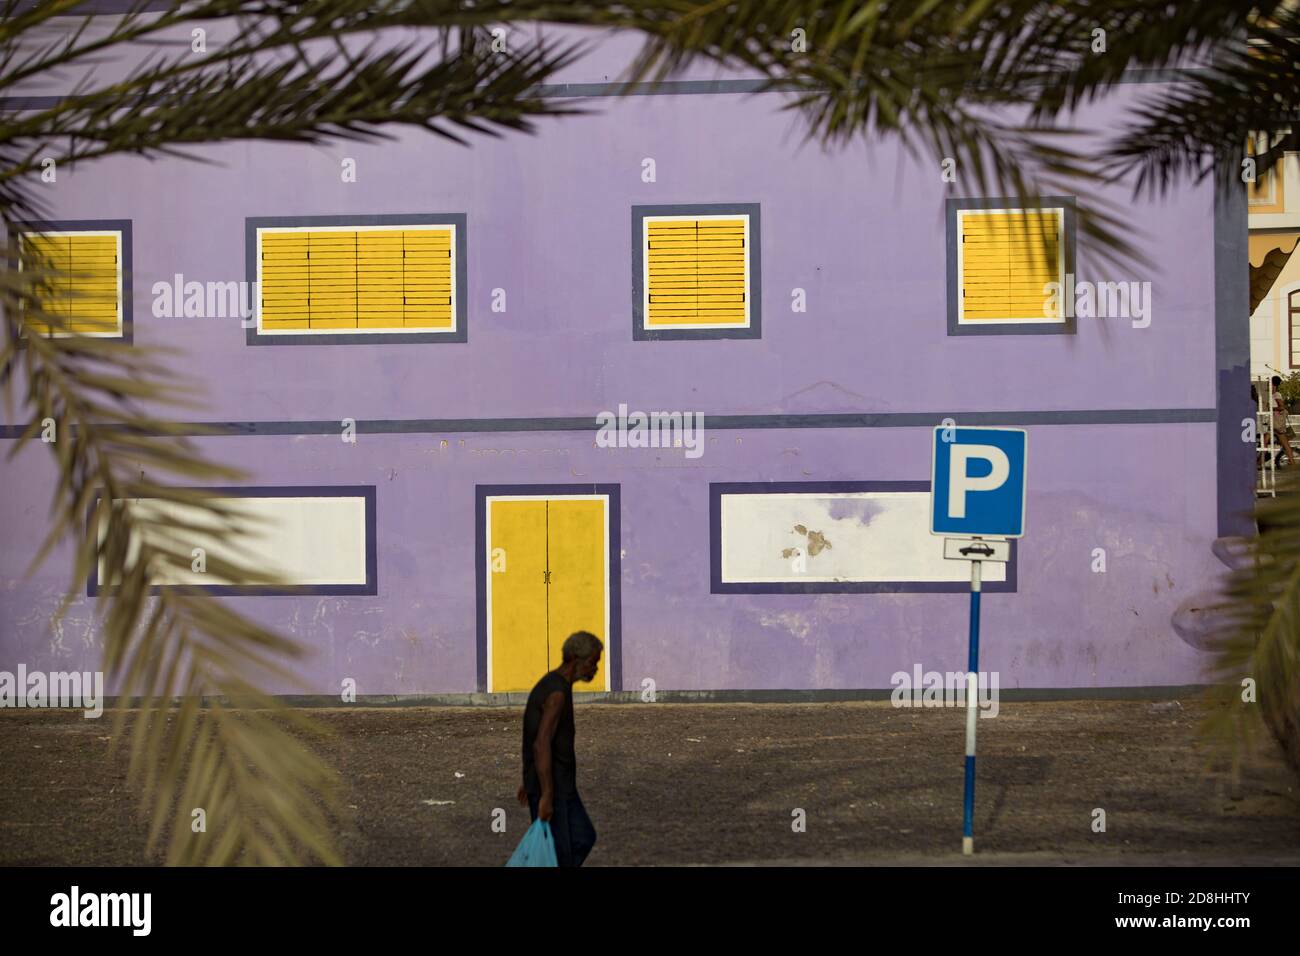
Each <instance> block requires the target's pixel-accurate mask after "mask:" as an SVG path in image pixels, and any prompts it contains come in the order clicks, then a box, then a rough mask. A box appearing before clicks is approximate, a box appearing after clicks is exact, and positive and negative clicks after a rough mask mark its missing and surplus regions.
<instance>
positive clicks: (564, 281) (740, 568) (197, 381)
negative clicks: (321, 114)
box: [0, 37, 1253, 697]
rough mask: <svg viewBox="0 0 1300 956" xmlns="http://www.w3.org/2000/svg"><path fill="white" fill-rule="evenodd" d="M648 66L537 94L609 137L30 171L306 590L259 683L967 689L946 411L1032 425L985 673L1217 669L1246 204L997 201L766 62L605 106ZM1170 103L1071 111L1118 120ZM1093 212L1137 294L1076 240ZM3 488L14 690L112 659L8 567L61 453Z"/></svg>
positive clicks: (1195, 192)
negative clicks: (185, 384)
mask: <svg viewBox="0 0 1300 956" xmlns="http://www.w3.org/2000/svg"><path fill="white" fill-rule="evenodd" d="M636 45H637V41H636V40H635V39H634V38H631V37H618V38H614V39H612V40H610V41H608V42H606V43H604V44H603V45H602V46H601V47H600V49H599V50H597V51H596V53H594V54H593V55H591V56H589V57H587V58H586V59H584V60H582V61H580V62H579V63H578V64H576V65H575V66H572V67H570V68H569V69H568V70H567V72H566V75H565V77H564V81H565V82H564V84H562V85H557V86H555V87H554V88H552V89H550V90H549V93H550V94H551V95H555V96H562V97H571V98H573V99H574V100H575V104H574V105H576V106H580V107H583V108H585V109H588V110H590V111H592V115H586V116H572V117H564V118H560V119H556V120H542V121H541V122H540V129H539V132H538V133H537V135H534V136H527V135H515V134H510V135H507V136H505V137H503V138H501V139H499V140H493V139H488V138H476V139H474V140H473V142H472V144H471V146H470V148H465V147H461V146H457V145H455V144H453V143H449V142H447V141H445V140H442V139H439V138H438V137H436V136H433V135H429V134H423V133H416V132H411V131H402V130H397V131H395V135H396V138H395V139H394V140H393V141H391V142H387V143H382V144H379V145H361V144H355V143H339V144H334V145H331V146H329V147H327V148H312V147H303V146H289V145H278V144H271V143H262V142H248V143H237V144H231V145H225V146H221V147H219V148H214V149H211V150H207V151H206V152H205V158H207V159H210V160H212V161H214V163H215V164H211V165H202V164H197V163H192V162H185V161H181V160H173V159H163V160H159V161H153V162H150V161H145V160H138V159H131V158H112V159H108V160H103V161H99V162H95V163H89V164H85V165H82V166H80V167H78V168H76V169H68V170H60V171H59V175H58V180H57V184H50V185H48V186H47V187H46V188H44V189H43V191H42V198H43V199H45V200H46V201H47V202H48V203H49V204H50V207H51V209H52V210H54V212H53V214H52V215H51V217H50V220H49V221H47V222H43V223H40V224H33V225H32V227H31V229H30V235H31V237H32V238H31V239H30V241H33V242H41V241H45V242H50V243H52V244H53V246H52V247H57V248H59V249H63V250H66V251H67V254H68V255H70V256H71V257H72V258H73V260H77V258H78V257H83V258H84V261H85V262H91V261H92V260H93V261H94V262H96V263H100V265H101V266H102V263H103V262H107V263H108V265H106V266H102V268H104V270H105V271H104V275H105V277H106V278H105V282H106V283H107V285H105V286H104V288H105V289H108V290H109V291H108V292H107V293H105V294H106V295H107V298H106V299H105V300H104V301H107V302H109V303H110V307H108V309H107V311H106V312H105V313H104V316H101V317H100V319H99V321H100V325H97V326H95V327H94V328H88V329H87V330H88V331H91V332H93V333H94V334H108V335H122V336H129V337H130V339H131V341H132V342H133V343H134V344H135V345H137V346H145V345H168V346H175V347H179V348H181V349H184V350H185V352H186V358H185V359H184V362H185V365H184V368H185V369H186V372H187V374H190V375H192V378H193V382H194V387H195V390H196V393H198V392H200V391H202V392H203V393H204V394H206V397H207V405H206V411H205V412H204V413H203V414H202V415H201V416H190V417H192V418H193V419H194V420H195V421H201V422H205V423H221V424H225V425H227V426H228V427H229V434H228V435H227V436H223V437H210V438H202V439H200V440H199V442H200V444H201V445H202V446H203V447H204V449H205V450H207V451H208V452H209V453H210V454H211V455H212V456H213V457H215V458H217V459H218V460H220V461H223V462H225V463H228V464H231V465H235V466H238V467H241V468H243V469H246V470H247V471H248V472H249V473H250V474H251V475H252V476H254V477H253V480H252V482H251V483H250V485H249V486H248V487H245V488H241V489H232V490H231V493H232V495H235V494H238V495H241V496H243V497H247V498H248V499H249V506H250V508H252V509H254V510H256V511H257V512H258V513H259V514H261V515H263V516H264V517H266V518H267V519H268V521H269V522H270V524H271V526H272V527H273V528H274V531H273V532H268V533H267V534H266V535H265V536H264V537H263V538H260V539H258V540H257V541H250V542H249V543H248V546H249V547H252V548H254V549H256V550H257V551H258V553H259V554H261V555H262V556H263V557H264V558H265V559H266V560H267V561H271V562H274V563H276V565H277V566H278V567H280V568H281V569H282V570H283V571H284V573H285V574H286V575H287V577H288V578H289V579H290V580H291V581H292V583H291V584H289V585H287V586H286V587H285V588H284V589H283V590H282V591H280V592H278V593H275V594H271V595H257V596H248V595H231V596H229V597H227V598H225V599H226V600H229V601H230V602H231V603H232V605H234V606H235V607H236V608H238V609H239V610H240V611H241V612H243V613H246V614H248V615H250V616H251V617H253V618H255V619H257V620H259V621H261V622H264V623H265V624H267V625H268V626H270V627H273V628H275V629H278V630H279V631H281V632H283V633H287V634H289V635H291V636H292V637H294V638H295V639H297V640H298V641H299V642H301V643H302V644H303V645H305V646H306V647H307V648H308V649H309V650H310V652H311V653H310V655H309V656H308V658H307V660H306V663H305V664H304V665H303V669H302V673H301V677H302V681H303V683H302V685H301V686H297V687H290V686H284V687H277V688H274V690H277V691H280V692H285V693H307V694H312V695H320V696H322V697H326V696H331V695H336V694H338V693H339V692H340V688H341V686H342V685H343V682H344V681H346V680H349V679H351V680H353V681H355V686H356V691H357V693H358V694H359V695H362V696H368V695H416V696H423V695H441V694H469V693H481V692H488V693H499V692H505V691H514V690H519V689H526V688H527V686H530V685H531V682H532V680H534V679H535V678H536V677H537V676H539V675H540V674H541V673H542V672H543V671H544V670H545V669H546V667H547V666H548V665H549V666H555V664H556V663H557V662H558V659H557V656H556V655H557V652H558V646H559V644H560V643H561V642H562V641H563V639H564V637H565V636H567V634H568V633H570V632H572V631H573V630H576V629H579V628H581V629H586V630H591V631H593V632H595V633H597V634H598V635H599V636H601V637H602V638H604V639H605V641H606V645H607V654H606V657H605V659H604V660H603V662H602V667H601V672H600V674H599V675H598V677H597V682H596V685H595V689H605V690H609V691H614V692H617V691H624V692H630V694H629V696H631V695H638V696H639V694H640V692H641V691H642V690H643V689H645V688H649V687H651V686H653V687H654V688H655V689H656V690H657V691H659V692H666V691H772V690H791V691H853V690H873V689H874V690H880V689H888V688H889V687H890V681H891V675H893V674H894V673H895V672H898V671H906V672H909V673H910V672H912V670H913V668H914V666H915V665H916V664H920V665H921V666H922V667H923V668H924V669H926V670H958V669H960V668H962V666H963V665H964V663H965V659H966V658H965V653H966V615H967V599H966V597H965V591H966V589H967V586H968V585H967V580H968V574H969V571H968V566H967V564H966V563H965V562H957V561H945V560H944V559H943V557H942V552H943V549H942V541H941V539H939V538H936V537H933V536H931V535H930V534H929V531H928V512H927V508H928V496H929V486H930V467H931V462H930V457H931V441H932V430H933V428H934V427H935V426H938V425H940V424H942V423H943V422H944V420H945V419H951V420H953V421H955V422H956V423H957V424H959V425H1000V426H1008V427H1022V428H1025V429H1026V430H1027V432H1028V441H1029V464H1028V504H1027V512H1026V514H1027V517H1026V533H1025V536H1024V538H1023V539H1021V540H1019V541H1018V542H1017V543H1016V544H1015V546H1014V548H1013V557H1012V561H1011V562H1010V563H1009V564H1008V565H1006V566H1005V567H1003V566H986V567H987V570H986V590H987V591H988V592H989V594H988V597H987V598H986V599H985V601H984V612H983V613H984V618H983V633H984V636H983V655H982V659H981V664H982V667H983V668H984V669H987V670H992V671H998V672H999V673H1000V677H1001V687H1002V688H1003V689H1004V690H1006V689H1015V688H1022V689H1047V690H1062V691H1064V690H1067V689H1080V688H1118V687H1153V686H1171V685H1186V684H1193V683H1198V682H1202V681H1203V680H1204V679H1205V674H1204V672H1203V667H1204V663H1205V655H1204V653H1203V652H1202V651H1201V650H1198V649H1197V648H1196V647H1194V646H1192V645H1191V644H1189V643H1187V642H1185V641H1184V640H1183V639H1182V638H1180V637H1179V635H1178V634H1177V633H1176V632H1175V630H1174V629H1173V627H1172V626H1171V616H1172V615H1173V613H1174V611H1175V609H1176V608H1177V607H1178V606H1179V604H1180V603H1181V602H1183V601H1184V600H1186V599H1188V598H1190V597H1191V596H1192V595H1194V594H1195V593H1197V592H1198V591H1202V590H1204V589H1206V588H1209V587H1212V586H1213V584H1214V581H1215V579H1216V578H1217V577H1218V575H1220V574H1221V573H1222V571H1223V567H1222V565H1221V564H1220V563H1219V561H1218V560H1217V559H1216V558H1215V557H1214V555H1213V554H1212V552H1211V545H1212V543H1213V542H1214V540H1215V539H1216V538H1218V537H1221V536H1224V535H1230V534H1240V533H1244V532H1245V530H1246V529H1248V528H1249V527H1250V524H1249V519H1248V518H1246V517H1245V513H1246V512H1247V510H1248V509H1249V508H1250V506H1251V503H1252V497H1251V491H1250V489H1251V487H1252V484H1253V474H1252V454H1253V452H1252V448H1251V444H1249V443H1246V442H1243V441H1242V439H1241V430H1242V424H1241V422H1242V419H1243V418H1248V417H1250V415H1251V407H1250V400H1249V385H1248V380H1247V364H1248V362H1247V359H1248V326H1247V322H1248V315H1247V308H1248V305H1247V293H1246V267H1245V261H1246V241H1247V232H1246V205H1245V198H1244V196H1243V197H1234V198H1232V199H1231V200H1224V201H1219V202H1216V198H1215V194H1214V192H1213V189H1212V187H1211V186H1210V185H1209V184H1208V183H1207V184H1203V185H1188V184H1184V185H1182V186H1179V187H1178V188H1177V189H1176V190H1175V191H1174V192H1172V193H1170V194H1169V195H1168V196H1166V197H1165V198H1163V199H1159V200H1147V199H1137V200H1135V199H1133V198H1132V197H1131V195H1130V190H1129V188H1128V187H1127V186H1120V187H1115V188H1113V189H1109V190H1106V191H1105V192H1104V194H1101V195H1078V196H1060V195H1058V196H1047V197H1043V199H1042V200H1041V202H1040V203H1038V204H1034V205H1032V206H1027V205H1026V204H1023V203H1020V202H1017V201H1016V200H1014V199H1000V198H998V197H989V196H977V195H975V194H974V192H973V191H972V190H968V189H967V188H965V187H964V186H963V177H962V171H961V170H960V169H955V170H951V169H945V168H943V167H941V166H940V165H938V164H935V163H932V162H930V161H929V160H924V159H914V158H910V157H909V156H907V155H906V153H905V152H904V151H903V150H901V149H900V148H899V147H898V145H897V144H896V143H893V142H873V143H870V144H863V143H855V144H853V145H851V146H848V147H845V148H842V149H831V150H823V149H822V148H820V147H819V146H817V145H815V144H806V143H804V142H803V135H802V130H801V127H800V124H799V123H798V121H797V120H796V119H795V117H794V116H793V115H792V114H791V113H789V112H788V111H783V110H782V109H781V107H782V106H783V105H784V103H785V102H786V100H785V96H784V95H783V94H781V93H765V94H761V95H754V94H753V92H752V91H753V89H754V88H755V86H756V85H757V84H756V82H755V81H754V80H753V79H751V78H747V77H744V76H734V75H729V76H726V77H722V78H718V77H716V76H714V75H713V74H712V73H702V72H701V73H697V74H694V75H690V76H687V77H684V78H679V79H677V80H675V81H673V82H670V83H667V84H665V85H664V86H662V87H660V88H658V89H657V90H656V91H654V92H649V91H644V90H643V91H641V92H639V93H638V94H636V95H631V96H626V97H617V96H615V95H613V94H614V93H615V91H616V90H617V89H618V85H617V84H615V83H613V82H611V81H613V80H615V79H616V78H617V76H618V74H619V72H620V71H621V69H622V68H623V66H624V65H625V64H626V62H627V59H628V55H629V54H630V52H632V51H633V50H635V48H636ZM1154 82H1167V80H1162V79H1159V78H1157V79H1155V80H1152V79H1150V78H1146V77H1144V78H1135V79H1134V82H1132V83H1127V84H1124V85H1122V86H1121V87H1119V89H1118V90H1117V91H1116V92H1115V93H1114V94H1113V95H1111V96H1109V97H1108V99H1107V100H1106V101H1105V102H1104V103H1102V104H1100V105H1095V106H1092V107H1089V108H1087V109H1086V110H1085V111H1084V112H1082V113H1080V114H1079V115H1077V116H1076V117H1074V123H1075V124H1076V125H1078V126H1080V127H1082V128H1087V129H1101V130H1105V129H1111V128H1114V127H1115V126H1116V125H1117V123H1118V122H1119V121H1120V120H1121V119H1122V117H1123V116H1124V115H1125V112H1126V111H1127V110H1128V109H1129V108H1131V107H1132V105H1133V104H1134V103H1135V102H1136V101H1137V100H1138V99H1139V98H1141V97H1142V96H1143V95H1144V94H1145V93H1147V92H1149V91H1150V89H1151V86H1150V85H1149V84H1150V83H1154ZM61 92H66V90H60V89H54V88H45V89H41V90H38V91H34V93H33V95H36V96H38V97H57V96H58V95H60V93H61ZM35 102H38V100H32V101H30V102H29V104H28V105H30V103H35ZM4 105H6V106H7V108H11V109H14V108H22V107H23V105H24V104H23V103H22V102H16V101H11V102H9V103H7V104H4ZM38 185H39V184H38ZM1097 199H1104V200H1108V201H1110V202H1113V203H1115V204H1117V205H1119V206H1120V207H1122V208H1124V209H1127V210H1128V214H1129V216H1130V217H1131V219H1130V221H1131V226H1132V231H1131V233H1130V234H1129V238H1130V239H1131V240H1132V241H1133V242H1134V243H1135V244H1136V245H1137V246H1139V248H1140V249H1141V250H1142V251H1143V252H1144V253H1145V254H1146V256H1147V257H1148V259H1149V260H1150V263H1151V265H1150V267H1149V268H1147V269H1146V270H1145V271H1143V272H1142V273H1140V274H1138V273H1133V274H1118V273H1117V271H1116V268H1115V267H1114V266H1111V265H1109V264H1106V263H1103V262H1101V261H1100V260H1099V259H1098V258H1097V257H1096V256H1094V255H1092V254H1091V253H1090V251H1089V249H1088V248H1086V247H1084V246H1083V245H1082V244H1081V243H1079V242H1077V241H1076V238H1075V219H1076V209H1077V207H1078V206H1079V205H1082V204H1086V203H1089V202H1092V201H1095V200H1097ZM41 237H46V238H44V239H42V238H41ZM104 249H108V250H109V251H108V252H107V253H105V252H103V250H104ZM105 256H108V257H109V258H104V257H105ZM1132 268H1133V269H1138V268H1140V267H1137V266H1134V267H1132ZM119 275H120V276H121V277H122V278H121V281H120V287H119V286H114V285H113V284H112V283H113V278H114V276H119ZM241 282H242V283H246V284H247V285H246V286H245V288H247V289H248V290H249V291H248V293H247V296H248V298H247V302H248V303H249V304H250V306H251V308H249V309H248V310H247V311H248V313H249V314H248V316H247V318H245V317H242V316H240V315H239V314H237V313H238V311H239V310H238V309H236V308H235V307H234V306H235V305H237V304H239V303H240V301H241V299H243V295H242V293H241V291H240V290H241V287H240V286H239V285H238V284H239V283H241ZM254 283H255V284H256V285H255V286H254V285H253V284H254ZM1051 283H1057V284H1058V287H1059V289H1060V292H1061V294H1060V295H1059V297H1051V296H1048V295H1046V294H1045V292H1046V286H1047V285H1049V284H1051ZM114 293H115V294H116V297H114ZM1085 293H1086V294H1085ZM1121 293H1122V294H1121ZM1049 299H1052V301H1048V300H1049ZM114 302H115V303H116V310H117V311H116V312H114V311H113V308H112V306H111V303H114ZM656 413H658V414H656ZM20 428H21V425H20V423H19V422H13V421H10V422H6V423H5V431H4V435H5V437H6V439H12V438H13V437H15V436H16V435H17V434H18V432H19V430H20ZM2 474H3V476H4V485H5V488H6V491H7V493H6V494H5V495H4V497H3V500H2V501H0V527H3V529H4V542H5V544H4V548H3V550H2V551H0V669H8V670H13V669H14V668H15V667H16V665H17V664H18V663H19V662H22V663H24V664H25V665H26V666H27V667H28V668H29V669H44V670H50V671H57V670H71V669H78V670H93V669H96V668H97V667H98V666H99V662H100V656H101V647H102V635H101V633H100V629H99V625H98V623H97V622H96V621H95V620H94V618H93V604H94V602H93V599H92V598H91V597H90V596H89V595H90V594H91V593H92V592H93V591H94V590H95V588H96V587H97V583H96V582H93V581H92V582H86V587H85V588H84V589H83V591H84V594H83V596H82V597H80V598H79V599H78V601H77V602H76V603H75V604H74V605H73V607H72V608H71V610H70V612H69V614H68V616H67V617H66V618H65V619H64V620H63V622H62V623H61V624H60V625H58V626H57V627H52V626H51V623H50V617H51V614H52V612H53V610H54V608H55V606H56V604H57V602H58V600H59V598H60V596H61V595H62V594H63V593H64V591H65V589H66V587H67V583H68V569H69V567H70V562H71V557H70V555H71V549H70V547H69V548H64V549H61V550H58V551H56V552H55V553H54V554H53V555H52V556H51V557H50V558H49V559H48V560H47V561H46V563H45V564H44V565H43V566H42V567H41V568H40V569H39V570H38V571H37V572H36V573H35V574H33V575H32V576H30V577H24V576H23V570H24V568H25V567H26V564H27V562H28V561H29V560H30V557H31V555H32V554H33V553H34V551H35V549H36V548H37V546H38V545H39V543H40V541H41V540H42V538H43V536H44V534H45V531H46V527H47V514H48V509H49V496H50V494H51V489H52V488H53V480H54V476H55V467H54V463H53V458H52V455H51V452H50V449H49V448H48V447H47V446H45V445H42V444H40V443H33V444H32V445H30V446H29V447H28V448H26V449H25V450H24V451H23V453H22V454H20V455H19V456H17V457H16V458H14V459H11V460H8V461H6V462H5V464H4V465H3V472H2ZM213 544H215V542H214V543H213ZM196 580H200V579H199V578H196ZM647 681H651V682H653V684H648V683H647ZM109 690H110V692H112V690H113V688H111V687H110V688H109Z"/></svg>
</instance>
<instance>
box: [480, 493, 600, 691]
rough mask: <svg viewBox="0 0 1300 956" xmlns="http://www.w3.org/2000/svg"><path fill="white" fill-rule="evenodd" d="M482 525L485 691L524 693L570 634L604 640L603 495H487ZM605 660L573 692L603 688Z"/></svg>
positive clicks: (552, 664) (557, 660) (558, 658)
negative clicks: (484, 532)
mask: <svg viewBox="0 0 1300 956" xmlns="http://www.w3.org/2000/svg"><path fill="white" fill-rule="evenodd" d="M488 526H489V534H488V554H487V563H488V570H487V574H488V575H489V582H490V596H489V601H488V603H489V608H490V613H491V619H490V623H489V634H488V639H489V646H490V650H489V654H490V660H491V668H490V673H489V676H488V690H489V691H496V692H502V691H520V690H524V691H526V690H531V689H532V687H533V685H534V684H535V683H537V681H538V679H539V678H540V677H541V676H542V675H543V674H545V673H546V672H547V671H549V670H554V669H555V668H557V667H559V666H560V664H561V662H562V648H563V646H564V640H565V638H567V637H568V636H569V635H570V634H572V633H573V632H574V631H590V632H591V633H593V634H595V635H596V636H597V637H599V638H600V639H601V640H602V641H606V643H608V641H607V637H606V634H605V591H606V581H605V563H606V561H605V559H606V555H605V500H604V499H603V498H594V499H593V498H584V499H574V500H567V499H551V500H538V499H512V498H494V499H491V500H489V501H488ZM606 663H607V662H606V660H605V656H604V655H602V656H601V661H600V667H599V669H598V670H597V672H596V676H595V678H594V679H593V680H592V681H591V683H589V684H586V683H580V684H575V685H574V690H576V691H579V692H582V691H603V690H605V689H606V686H605V673H606Z"/></svg>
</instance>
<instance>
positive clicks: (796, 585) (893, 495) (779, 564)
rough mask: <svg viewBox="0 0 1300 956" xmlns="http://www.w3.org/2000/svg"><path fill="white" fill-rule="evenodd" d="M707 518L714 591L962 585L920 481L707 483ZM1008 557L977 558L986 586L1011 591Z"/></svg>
mask: <svg viewBox="0 0 1300 956" xmlns="http://www.w3.org/2000/svg"><path fill="white" fill-rule="evenodd" d="M709 524H710V537H711V548H710V550H711V591H712V593H714V594H790V593H804V594H809V593H846V592H863V593H871V592H891V591H951V592H959V591H963V590H968V589H969V588H970V567H969V566H968V565H967V564H966V563H965V562H962V561H948V560H946V559H945V558H944V556H943V547H942V545H941V544H940V543H938V539H936V538H935V537H934V535H932V534H930V485H929V482H926V481H894V482H888V481H882V482H788V483H786V482H737V483H715V484H711V485H710V486H709ZM1012 559H1013V560H1012V562H1010V563H1009V564H997V563H992V562H988V563H985V565H984V572H983V573H984V575H985V577H984V582H985V583H984V587H985V590H988V591H1014V590H1015V588H1016V583H1015V577H1016V565H1015V550H1014V548H1013V550H1012Z"/></svg>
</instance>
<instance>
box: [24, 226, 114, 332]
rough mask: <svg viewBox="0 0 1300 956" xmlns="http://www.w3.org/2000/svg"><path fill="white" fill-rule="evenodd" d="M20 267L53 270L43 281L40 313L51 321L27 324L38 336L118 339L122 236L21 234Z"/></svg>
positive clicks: (31, 318)
mask: <svg viewBox="0 0 1300 956" xmlns="http://www.w3.org/2000/svg"><path fill="white" fill-rule="evenodd" d="M22 247H23V266H24V268H27V269H32V270H41V271H46V270H52V271H51V272H50V274H49V275H47V276H45V277H44V278H43V279H42V282H41V287H40V290H39V292H38V297H39V299H40V302H41V308H42V309H43V310H44V311H45V312H47V313H49V314H50V315H51V316H54V317H55V321H53V322H42V321H40V320H39V319H38V318H36V317H35V316H31V317H29V318H28V319H27V320H26V321H27V323H28V324H29V325H30V326H31V327H32V328H33V329H34V330H36V331H37V332H39V333H42V334H47V335H48V334H50V333H54V334H68V333H77V334H81V335H101V336H111V335H121V334H122V268H121V255H122V235H121V233H119V232H80V233H78V232H45V233H24V234H23V237H22Z"/></svg>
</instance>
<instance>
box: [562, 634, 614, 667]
mask: <svg viewBox="0 0 1300 956" xmlns="http://www.w3.org/2000/svg"><path fill="white" fill-rule="evenodd" d="M604 647H605V645H604V644H603V643H601V640H600V638H599V637H597V636H596V635H595V634H591V633H589V632H587V631H574V632H573V633H572V634H570V635H569V636H568V638H567V639H566V640H565V642H564V650H563V654H564V659H565V660H566V661H569V660H573V658H575V657H579V658H584V659H585V658H588V657H591V656H592V655H593V654H595V653H596V652H598V651H600V650H602V649H603V648H604Z"/></svg>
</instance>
